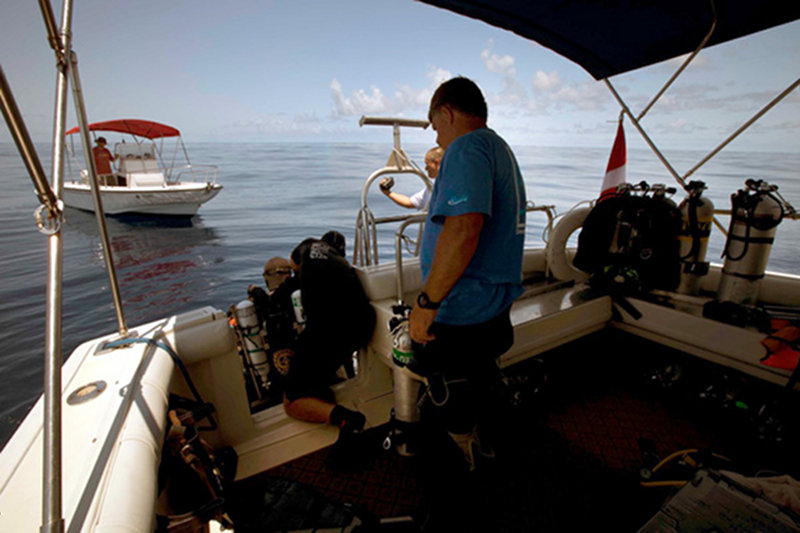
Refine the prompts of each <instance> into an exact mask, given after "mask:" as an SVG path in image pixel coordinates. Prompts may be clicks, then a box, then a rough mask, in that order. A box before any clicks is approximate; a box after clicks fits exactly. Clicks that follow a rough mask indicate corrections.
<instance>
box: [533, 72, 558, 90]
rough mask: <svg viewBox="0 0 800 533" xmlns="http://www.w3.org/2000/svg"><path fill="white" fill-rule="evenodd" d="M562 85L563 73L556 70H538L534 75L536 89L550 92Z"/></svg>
mask: <svg viewBox="0 0 800 533" xmlns="http://www.w3.org/2000/svg"><path fill="white" fill-rule="evenodd" d="M560 85H561V75H559V73H558V71H556V70H554V71H552V72H550V73H549V74H548V73H547V72H544V71H542V70H537V71H536V74H534V75H533V87H534V89H536V90H539V91H543V92H549V91H552V90H554V89H557V88H558V87H559V86H560Z"/></svg>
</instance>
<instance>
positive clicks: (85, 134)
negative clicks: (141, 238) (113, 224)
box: [69, 51, 128, 337]
mask: <svg viewBox="0 0 800 533" xmlns="http://www.w3.org/2000/svg"><path fill="white" fill-rule="evenodd" d="M69 75H70V81H71V82H72V96H73V99H74V100H75V115H76V117H77V118H78V126H80V135H81V143H82V144H83V157H84V159H85V161H86V168H87V169H89V173H90V179H89V183H90V184H91V189H92V197H93V198H94V214H95V218H96V219H97V228H98V230H99V232H100V239H101V240H102V242H103V255H104V257H105V262H106V270H107V271H108V281H109V283H110V286H111V295H112V297H113V298H114V310H115V311H116V313H117V326H118V331H119V334H120V336H122V337H125V336H127V334H128V327H127V326H126V325H125V315H124V313H123V311H122V299H121V298H120V295H119V284H118V283H117V273H116V270H115V269H114V257H113V256H112V253H111V243H110V241H109V239H108V229H107V228H106V216H105V213H104V212H103V201H102V199H101V198H100V185H99V184H98V180H97V169H96V168H95V165H94V157H92V143H91V140H90V139H89V127H88V121H87V120H86V109H85V108H84V106H83V90H82V89H81V82H80V76H79V75H78V57H77V55H76V54H75V53H74V52H72V51H70V66H69Z"/></svg>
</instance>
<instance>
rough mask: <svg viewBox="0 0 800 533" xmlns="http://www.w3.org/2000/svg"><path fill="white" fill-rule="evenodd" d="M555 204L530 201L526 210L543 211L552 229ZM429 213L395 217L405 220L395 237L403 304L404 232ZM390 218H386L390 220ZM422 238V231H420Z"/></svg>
mask: <svg viewBox="0 0 800 533" xmlns="http://www.w3.org/2000/svg"><path fill="white" fill-rule="evenodd" d="M555 209H556V208H555V206H553V205H536V204H534V203H533V202H528V203H527V204H526V206H525V211H526V212H528V213H531V212H534V211H542V212H544V213H545V215H547V228H548V230H549V229H552V227H553V220H555ZM427 216H428V215H427V213H420V214H416V215H406V216H404V217H393V220H391V221H395V220H403V222H402V224H400V226H399V227H398V228H397V231H396V232H395V239H394V259H395V269H396V271H395V282H396V286H397V303H398V304H403V303H404V302H403V294H404V293H405V283H404V281H403V250H402V248H403V240H404V235H403V234H404V232H405V230H406V228H407V227H408V226H410V225H411V224H414V223H416V222H420V223H423V224H424V223H425V220H426V218H427ZM389 221H390V220H386V222H389ZM420 238H421V233H420Z"/></svg>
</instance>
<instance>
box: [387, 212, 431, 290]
mask: <svg viewBox="0 0 800 533" xmlns="http://www.w3.org/2000/svg"><path fill="white" fill-rule="evenodd" d="M427 216H428V215H427V213H422V214H419V215H410V216H408V217H407V218H406V220H405V221H404V222H403V223H402V224H400V227H399V228H397V232H396V233H395V238H394V259H395V269H396V274H395V282H396V284H397V303H398V304H402V303H403V293H404V291H405V287H404V284H403V233H404V232H405V230H406V228H407V227H408V226H409V225H411V224H414V223H416V222H425V218H426V217H427Z"/></svg>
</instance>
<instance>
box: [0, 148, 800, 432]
mask: <svg viewBox="0 0 800 533" xmlns="http://www.w3.org/2000/svg"><path fill="white" fill-rule="evenodd" d="M404 148H405V149H406V152H407V153H408V155H409V156H411V157H412V158H413V159H414V160H415V161H417V162H418V163H419V164H421V162H422V160H423V155H424V152H425V150H426V149H427V148H428V146H423V145H408V146H405V147H404ZM37 149H38V153H39V156H40V157H41V159H42V161H43V166H44V168H45V170H46V172H48V173H49V160H50V154H49V149H48V147H47V146H45V145H42V146H37ZM187 149H188V152H189V154H190V156H191V157H192V161H193V162H194V163H196V164H213V165H218V166H219V174H218V178H217V181H218V182H219V183H221V184H222V185H223V186H224V189H223V191H222V192H221V193H220V194H219V195H218V196H217V197H216V198H215V199H214V200H212V201H211V202H210V203H208V204H206V205H204V206H203V207H201V209H200V211H199V214H198V215H197V216H195V217H193V218H192V219H190V220H188V221H187V220H185V221H182V222H178V221H175V220H165V219H160V220H153V219H145V218H139V219H136V218H128V219H115V218H109V219H108V222H107V223H108V229H109V233H110V240H111V247H112V250H113V255H114V260H115V264H116V267H117V276H118V280H119V283H120V287H121V296H122V301H123V305H124V311H125V317H126V321H127V323H128V325H129V327H134V326H136V325H137V324H141V323H143V322H147V321H151V320H155V319H157V318H160V317H163V316H166V315H170V314H174V313H180V312H185V311H189V310H192V309H195V308H198V307H202V306H205V305H211V306H214V307H216V308H219V309H223V310H226V309H228V308H229V307H230V306H231V305H232V304H235V303H237V302H239V301H241V300H242V299H244V298H245V296H246V288H247V286H248V285H249V284H251V283H258V284H261V283H263V280H262V278H261V272H262V266H263V264H264V262H265V261H266V259H268V258H270V257H272V256H275V255H280V256H284V257H286V256H288V255H289V253H290V252H291V250H292V249H293V247H294V246H295V245H296V244H297V243H299V242H300V241H301V240H302V239H304V238H306V237H309V236H313V237H318V236H321V235H322V234H323V233H324V232H326V231H328V230H331V229H334V230H338V231H340V232H342V233H343V234H344V235H345V236H346V237H347V239H348V256H349V257H351V255H352V239H353V236H354V228H355V221H356V214H357V212H358V209H359V207H360V196H361V190H362V186H363V184H364V181H365V180H366V178H367V177H368V176H369V175H370V174H371V173H372V172H373V171H374V170H376V169H377V168H379V167H382V166H383V164H384V163H385V161H386V160H387V158H388V156H389V154H390V152H391V144H389V143H386V144H358V145H356V144H300V143H293V144H203V143H196V144H190V145H188V146H187ZM514 150H515V152H516V154H517V158H518V160H519V163H520V167H521V168H522V171H523V174H524V176H525V181H526V184H527V192H528V199H529V200H531V201H533V202H535V203H536V204H538V205H552V206H555V208H556V211H557V212H558V213H563V212H565V211H567V210H568V209H570V208H571V207H572V206H574V205H575V204H577V203H579V202H582V201H586V200H589V199H591V198H592V197H594V196H595V195H596V194H597V193H598V192H599V189H600V185H601V182H602V177H603V174H604V172H605V166H606V163H607V160H608V149H607V148H602V149H586V148H550V147H514ZM667 155H668V157H670V158H671V161H672V163H673V166H674V167H675V168H676V169H678V170H679V171H685V170H686V169H689V168H691V167H693V166H694V164H695V163H696V162H697V161H699V160H700V159H701V158H702V156H703V155H704V154H702V153H699V152H677V153H668V154H667ZM72 166H73V169H74V168H75V164H74V163H73V164H72ZM798 169H800V155H798V154H764V153H743V152H723V153H722V154H720V155H719V156H718V157H717V158H716V159H715V160H713V161H712V162H711V163H709V164H708V165H707V166H706V167H704V168H703V169H702V170H701V171H699V172H698V173H697V175H696V176H693V178H692V179H701V180H703V181H706V182H707V183H708V184H709V191H708V192H707V196H708V197H709V198H710V199H711V200H712V201H713V202H714V204H715V205H716V206H717V207H718V208H729V207H730V195H731V194H732V193H734V192H735V191H736V190H737V189H738V188H740V187H742V185H743V183H744V180H745V179H748V178H757V179H765V180H767V181H769V182H770V183H775V184H777V185H779V186H780V192H781V194H782V195H783V196H784V197H785V198H786V199H787V200H789V201H790V202H791V203H793V204H794V205H797V206H800V176H798ZM642 180H645V181H647V182H649V183H651V184H652V183H667V184H670V185H671V184H672V183H673V181H672V179H671V178H670V177H669V176H668V174H667V173H666V172H665V170H664V169H663V167H662V166H661V163H659V162H658V161H657V160H655V158H654V157H653V156H652V155H651V154H650V153H649V152H645V151H629V153H628V181H629V182H638V181H642ZM396 182H397V185H396V189H395V190H399V191H400V192H405V193H413V192H415V191H416V190H418V189H419V187H420V184H421V182H420V181H419V180H418V179H417V178H414V177H412V176H402V177H399V178H396ZM0 190H2V193H1V194H0V375H2V377H3V386H2V387H0V446H3V445H5V443H6V442H7V440H8V439H9V437H10V436H11V434H12V433H13V431H14V430H15V428H16V427H17V426H18V425H19V423H20V421H21V420H22V419H23V418H24V416H25V415H26V413H27V412H28V410H29V409H30V408H31V406H32V405H33V403H34V402H35V400H36V399H37V398H38V396H39V395H40V394H41V390H42V379H43V377H42V368H43V352H44V340H43V339H44V316H45V307H44V306H45V297H46V294H45V278H46V265H47V239H46V237H45V236H44V235H42V234H40V233H39V232H38V230H37V229H36V227H35V225H34V221H33V217H32V213H33V211H34V209H35V208H36V207H37V205H38V204H37V200H36V198H35V196H34V194H33V186H32V183H31V181H30V178H29V177H28V175H27V173H26V171H25V169H24V166H23V164H22V161H21V159H20V158H19V155H18V153H17V151H16V147H15V146H14V145H13V144H0ZM680 199H682V195H680V194H679V195H676V196H675V200H676V201H680ZM368 204H369V206H370V208H371V209H372V210H373V212H374V213H375V215H376V216H377V217H380V216H388V215H397V214H400V213H402V212H404V211H403V210H402V208H399V207H397V206H395V205H394V204H392V203H391V202H389V201H388V200H387V199H386V198H384V197H383V196H382V195H381V194H380V193H379V192H378V191H377V190H376V189H375V188H373V190H372V191H371V192H370V194H369V195H368ZM721 221H722V222H723V224H725V225H727V219H726V218H725V217H722V218H721ZM545 222H546V219H545V217H544V215H542V214H539V213H534V214H531V215H529V219H528V242H529V243H530V244H535V243H539V242H540V241H541V235H542V230H543V229H544V225H545ZM393 235H394V228H391V229H389V228H387V229H385V230H382V231H381V232H380V233H379V242H380V244H381V246H380V250H381V255H380V259H381V261H389V260H392V259H393V257H394V250H393V242H394V236H393ZM723 245H724V240H723V238H722V236H721V234H720V233H719V231H716V230H715V232H714V234H713V235H712V240H711V245H710V249H709V258H710V259H711V260H712V261H716V262H720V259H719V257H720V253H721V251H722V248H723ZM63 246H64V253H63V263H64V277H63V285H64V289H63V294H64V295H63V353H64V356H65V357H68V356H69V354H70V353H71V351H72V350H73V349H74V348H75V347H77V346H78V345H79V344H80V343H81V342H83V341H85V340H89V339H91V338H94V337H97V336H100V335H104V334H108V333H111V332H113V331H115V330H116V317H115V314H114V309H113V303H112V298H111V294H110V291H109V282H108V277H107V273H106V270H105V266H104V261H103V252H102V248H101V243H100V239H99V237H98V232H97V226H96V221H95V218H94V215H93V214H91V213H85V212H80V211H75V210H71V209H68V210H67V213H66V222H65V226H64V233H63ZM799 248H800V223H798V222H793V221H785V222H784V223H783V224H782V225H781V226H780V227H779V228H778V234H777V243H776V245H775V247H774V249H773V251H772V254H771V256H770V263H769V268H770V269H771V270H776V271H781V272H789V273H796V272H798V268H797V267H798V260H797V252H796V250H797V249H799Z"/></svg>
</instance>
